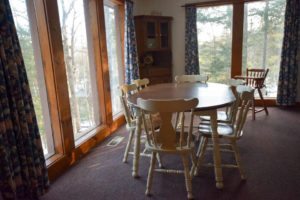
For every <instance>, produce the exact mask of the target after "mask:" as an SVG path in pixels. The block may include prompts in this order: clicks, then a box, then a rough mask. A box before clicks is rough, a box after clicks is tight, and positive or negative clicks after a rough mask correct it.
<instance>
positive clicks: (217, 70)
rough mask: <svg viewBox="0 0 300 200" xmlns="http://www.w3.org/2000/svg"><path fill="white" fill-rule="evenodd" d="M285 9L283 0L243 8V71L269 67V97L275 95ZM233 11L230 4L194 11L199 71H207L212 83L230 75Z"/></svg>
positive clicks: (268, 1) (253, 3)
mask: <svg viewBox="0 0 300 200" xmlns="http://www.w3.org/2000/svg"><path fill="white" fill-rule="evenodd" d="M284 12H285V0H267V1H261V2H251V3H246V4H245V7H244V13H245V15H244V34H243V60H242V62H243V64H242V65H243V66H242V68H243V72H244V73H245V70H246V68H247V67H250V68H269V69H270V72H269V75H268V78H267V81H266V85H267V91H266V93H267V94H268V96H269V97H275V96H276V94H277V81H278V74H279V65H280V59H281V47H282V38H283V26H284ZM232 13H233V7H232V6H231V5H226V6H216V7H210V8H199V9H198V10H197V28H198V47H199V48H198V49H199V63H200V73H202V74H203V73H205V74H209V75H210V81H212V82H225V81H226V79H228V78H230V69H231V54H232V50H231V47H232Z"/></svg>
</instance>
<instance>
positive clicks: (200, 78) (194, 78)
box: [175, 75, 209, 83]
mask: <svg viewBox="0 0 300 200" xmlns="http://www.w3.org/2000/svg"><path fill="white" fill-rule="evenodd" d="M208 79H209V77H208V75H179V76H175V81H176V83H194V82H201V83H206V82H207V81H208Z"/></svg>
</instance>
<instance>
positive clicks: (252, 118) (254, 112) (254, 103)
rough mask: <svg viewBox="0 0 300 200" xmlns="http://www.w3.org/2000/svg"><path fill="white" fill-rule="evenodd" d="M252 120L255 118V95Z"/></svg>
mask: <svg viewBox="0 0 300 200" xmlns="http://www.w3.org/2000/svg"><path fill="white" fill-rule="evenodd" d="M252 120H255V97H254V96H253V100H252Z"/></svg>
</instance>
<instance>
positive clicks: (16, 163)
mask: <svg viewBox="0 0 300 200" xmlns="http://www.w3.org/2000/svg"><path fill="white" fill-rule="evenodd" d="M47 187H48V175H47V168H46V165H45V159H44V154H43V148H42V144H41V139H40V135H39V130H38V126H37V120H36V116H35V112H34V108H33V102H32V97H31V94H30V90H29V85H28V79H27V75H26V71H25V66H24V62H23V58H22V53H21V49H20V44H19V40H18V37H17V33H16V28H15V25H14V21H13V17H12V13H11V9H10V5H9V1H8V0H0V191H1V194H2V198H3V199H36V198H37V197H38V196H40V195H42V194H43V193H45V191H46V189H47Z"/></svg>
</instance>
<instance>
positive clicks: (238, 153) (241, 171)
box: [231, 141, 246, 180]
mask: <svg viewBox="0 0 300 200" xmlns="http://www.w3.org/2000/svg"><path fill="white" fill-rule="evenodd" d="M231 146H232V149H233V151H234V156H235V161H236V165H237V167H238V169H239V171H240V175H241V179H242V180H246V175H245V173H244V169H243V167H242V165H241V159H240V152H239V149H238V147H237V145H236V142H235V141H231Z"/></svg>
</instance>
